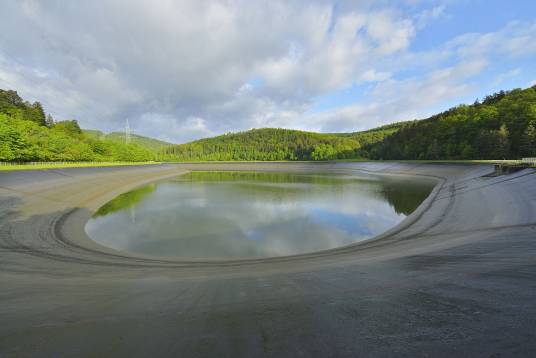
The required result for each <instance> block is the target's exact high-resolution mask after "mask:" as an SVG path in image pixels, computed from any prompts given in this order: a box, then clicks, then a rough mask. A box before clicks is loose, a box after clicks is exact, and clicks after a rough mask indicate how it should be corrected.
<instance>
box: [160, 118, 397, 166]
mask: <svg viewBox="0 0 536 358" xmlns="http://www.w3.org/2000/svg"><path fill="white" fill-rule="evenodd" d="M404 125H405V123H401V124H397V125H390V126H387V127H381V128H377V129H373V130H370V131H365V132H357V133H339V134H325V133H314V132H304V131H298V130H291V129H280V128H262V129H252V130H249V131H246V132H238V133H230V134H224V135H221V136H217V137H212V138H206V139H201V140H197V141H194V142H190V143H186V144H180V145H176V146H172V147H168V148H166V149H165V151H164V152H165V153H164V158H166V159H167V160H177V161H189V160H194V161H195V160H201V161H202V160H331V159H349V158H358V157H359V154H360V153H359V149H360V148H361V147H363V146H365V145H369V144H372V143H376V142H378V141H381V140H382V139H384V138H385V137H386V136H388V135H391V134H392V133H394V132H396V131H397V130H398V129H399V128H401V127H403V126H404Z"/></svg>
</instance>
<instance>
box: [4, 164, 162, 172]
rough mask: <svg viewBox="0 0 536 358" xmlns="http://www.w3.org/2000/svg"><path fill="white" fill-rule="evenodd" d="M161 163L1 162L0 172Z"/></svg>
mask: <svg viewBox="0 0 536 358" xmlns="http://www.w3.org/2000/svg"><path fill="white" fill-rule="evenodd" d="M151 164H160V162H31V163H5V162H0V171H9V170H45V169H60V168H84V167H115V166H129V165H151Z"/></svg>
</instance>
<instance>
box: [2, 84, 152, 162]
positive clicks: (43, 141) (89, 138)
mask: <svg viewBox="0 0 536 358" xmlns="http://www.w3.org/2000/svg"><path fill="white" fill-rule="evenodd" d="M156 154H157V153H156V152H155V151H153V150H151V149H150V148H146V147H143V146H141V145H139V144H136V143H132V144H125V143H124V142H121V141H115V140H107V139H99V138H97V137H95V136H94V135H92V134H87V133H84V132H83V131H82V130H81V129H80V127H79V125H78V122H77V121H75V120H65V121H54V119H53V118H52V117H51V116H50V115H48V116H47V115H45V111H44V110H43V107H42V106H41V104H40V103H39V102H35V103H29V102H27V101H24V100H23V99H22V98H20V96H19V95H18V94H17V92H15V91H5V90H0V161H12V162H28V161H149V160H153V159H154V158H155V156H156Z"/></svg>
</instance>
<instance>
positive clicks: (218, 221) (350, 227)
mask: <svg viewBox="0 0 536 358" xmlns="http://www.w3.org/2000/svg"><path fill="white" fill-rule="evenodd" d="M433 185H434V183H433V182H432V181H414V180H407V179H406V180H400V179H385V178H380V177H375V176H368V175H348V174H289V173H273V172H272V173H266V172H192V173H189V174H186V175H183V176H180V177H177V178H175V179H172V180H168V181H162V182H158V183H155V184H151V185H147V186H144V187H141V188H139V189H136V190H133V191H130V192H128V193H125V194H122V195H120V196H118V197H117V198H115V199H114V200H112V201H110V202H109V203H107V204H106V205H104V206H103V207H101V208H100V209H99V210H98V211H97V212H96V213H95V215H94V216H93V218H92V219H91V220H90V221H89V222H88V223H87V225H86V232H87V233H88V235H89V236H90V237H91V238H92V239H93V240H95V241H96V242H98V243H100V244H102V245H105V246H108V247H111V248H114V249H117V250H121V251H129V252H133V253H140V254H146V255H151V256H161V257H174V258H207V259H215V258H226V259H229V258H233V259H236V258H258V257H272V256H284V255H294V254H300V253H307V252H314V251H319V250H325V249H330V248H335V247H339V246H344V245H348V244H352V243H355V242H358V241H361V240H364V239H367V238H370V237H373V236H376V235H378V234H380V233H382V232H384V231H386V230H388V229H389V228H391V227H393V226H395V225H396V224H398V223H399V222H400V221H401V220H403V219H404V218H405V217H406V216H407V215H409V214H410V213H411V212H412V211H413V210H415V208H416V207H417V206H418V205H419V204H420V203H421V202H422V201H423V200H424V199H425V198H426V196H427V195H428V194H429V192H430V191H431V189H432V187H433Z"/></svg>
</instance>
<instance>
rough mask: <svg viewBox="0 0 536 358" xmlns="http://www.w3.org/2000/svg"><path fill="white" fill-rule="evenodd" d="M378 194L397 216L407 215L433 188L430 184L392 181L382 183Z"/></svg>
mask: <svg viewBox="0 0 536 358" xmlns="http://www.w3.org/2000/svg"><path fill="white" fill-rule="evenodd" d="M382 184H383V185H382V188H381V190H380V191H379V194H380V195H381V196H382V197H383V198H385V200H387V202H388V203H389V205H391V206H392V207H393V208H394V209H395V212H396V213H397V214H404V215H406V216H407V215H409V214H411V213H412V212H413V211H415V209H417V207H418V206H419V205H420V204H421V203H422V202H423V201H424V199H426V197H427V196H428V195H429V194H430V191H431V190H432V188H433V187H434V184H433V183H431V182H422V181H418V182H417V181H406V180H404V181H399V180H397V181H394V180H386V181H384V182H383V183H382Z"/></svg>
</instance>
